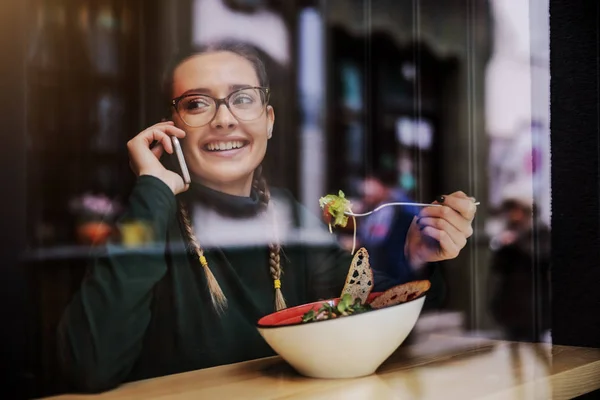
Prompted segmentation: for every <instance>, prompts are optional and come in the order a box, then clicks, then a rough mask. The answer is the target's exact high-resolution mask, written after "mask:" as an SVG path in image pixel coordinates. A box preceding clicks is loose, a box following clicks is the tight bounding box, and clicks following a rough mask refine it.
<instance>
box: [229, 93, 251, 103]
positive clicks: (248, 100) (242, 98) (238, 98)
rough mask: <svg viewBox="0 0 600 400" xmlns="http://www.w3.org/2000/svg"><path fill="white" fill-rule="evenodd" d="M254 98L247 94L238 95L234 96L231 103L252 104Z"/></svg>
mask: <svg viewBox="0 0 600 400" xmlns="http://www.w3.org/2000/svg"><path fill="white" fill-rule="evenodd" d="M254 101H255V100H254V99H253V98H252V97H251V96H248V95H245V94H244V95H240V96H236V97H235V98H234V99H233V101H232V103H233V104H234V105H246V104H252V103H254Z"/></svg>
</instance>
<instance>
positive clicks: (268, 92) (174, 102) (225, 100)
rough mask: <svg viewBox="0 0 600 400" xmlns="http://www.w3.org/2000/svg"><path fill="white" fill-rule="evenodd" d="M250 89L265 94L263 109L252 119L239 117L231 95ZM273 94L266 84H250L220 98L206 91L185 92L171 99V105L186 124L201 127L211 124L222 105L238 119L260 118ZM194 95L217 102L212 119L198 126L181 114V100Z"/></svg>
mask: <svg viewBox="0 0 600 400" xmlns="http://www.w3.org/2000/svg"><path fill="white" fill-rule="evenodd" d="M248 89H258V90H260V91H262V93H263V95H264V101H263V103H264V104H263V110H262V112H261V113H260V114H259V115H258V116H257V117H256V118H252V119H242V118H239V117H238V116H237V115H236V114H235V112H234V111H232V110H231V107H229V99H230V98H231V96H233V95H235V94H236V93H239V92H241V91H242V90H248ZM270 95H271V90H270V89H269V88H268V87H264V86H248V87H243V88H240V89H237V90H234V91H233V92H231V93H229V94H228V95H227V96H226V97H222V98H220V99H218V98H216V97H212V96H210V95H208V94H204V93H188V94H184V95H183V96H179V97H175V98H174V99H172V100H171V106H172V107H173V108H174V109H175V112H176V113H177V115H179V118H181V120H182V121H183V123H184V124H186V125H187V126H189V127H192V128H199V127H201V126H205V125H208V124H210V123H211V122H212V121H213V120H214V119H215V117H216V116H217V113H218V112H219V109H220V108H221V105H223V104H224V105H225V107H227V109H228V110H229V112H230V113H231V114H232V115H233V116H234V117H235V118H237V119H240V120H242V121H253V120H255V119H257V118H260V117H261V116H262V115H263V113H264V112H265V110H266V109H267V106H268V105H269V97H270ZM193 96H204V97H208V98H209V99H212V100H213V101H214V102H215V112H214V115H213V116H212V118H211V119H209V120H208V122H207V123H205V124H203V125H198V126H193V125H190V124H188V123H187V122H186V121H185V119H184V118H183V117H182V116H181V114H179V103H180V102H181V100H183V99H185V98H187V97H193Z"/></svg>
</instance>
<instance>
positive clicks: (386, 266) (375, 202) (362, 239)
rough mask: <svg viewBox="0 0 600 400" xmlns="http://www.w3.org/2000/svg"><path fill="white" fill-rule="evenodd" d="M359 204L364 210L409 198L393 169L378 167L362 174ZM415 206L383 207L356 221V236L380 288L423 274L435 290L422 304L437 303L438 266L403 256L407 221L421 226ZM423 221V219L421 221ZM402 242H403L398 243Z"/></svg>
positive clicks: (440, 281) (439, 292) (441, 287)
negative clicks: (398, 183)
mask: <svg viewBox="0 0 600 400" xmlns="http://www.w3.org/2000/svg"><path fill="white" fill-rule="evenodd" d="M360 193H361V195H362V197H361V202H360V203H361V204H360V207H361V208H362V209H363V210H364V211H368V210H373V209H375V208H377V207H378V206H380V205H382V204H384V203H389V202H411V201H414V200H413V199H411V198H410V197H409V196H408V195H407V193H406V192H405V191H404V190H402V189H401V188H400V187H398V185H397V183H396V179H395V173H394V172H393V171H389V172H388V171H378V172H374V173H372V174H369V175H367V176H366V177H365V179H364V180H363V181H362V183H361V185H360ZM419 211H420V210H419V208H418V207H414V206H402V207H385V208H383V209H381V210H380V211H378V212H376V213H373V214H371V215H369V216H367V217H363V218H360V219H359V220H358V221H357V239H358V241H359V243H360V245H361V246H364V247H365V248H366V249H367V250H368V251H369V257H370V261H371V265H372V266H373V273H374V275H375V280H376V281H379V282H380V284H381V285H382V288H388V287H392V286H394V285H398V284H400V283H403V282H408V281H412V280H416V279H420V278H423V277H427V278H428V279H430V280H431V281H432V284H433V283H435V285H436V287H438V290H437V291H436V292H435V293H432V294H431V296H428V298H427V302H426V307H427V308H432V307H433V308H436V307H440V306H441V304H442V302H443V298H444V293H445V290H444V287H445V285H444V283H443V279H442V274H441V271H440V269H439V268H436V267H435V266H434V265H433V264H430V263H421V264H420V265H415V264H414V263H411V262H409V261H408V260H407V257H406V254H407V252H408V249H407V245H408V244H409V242H407V240H406V239H407V235H408V233H409V227H410V226H411V223H412V222H413V220H414V221H418V222H416V226H418V228H419V229H422V227H424V226H425V225H421V224H420V222H421V220H419V218H418V217H417V216H418V214H419ZM423 222H426V220H425V221H423ZM399 243H405V246H399V245H398V244H399Z"/></svg>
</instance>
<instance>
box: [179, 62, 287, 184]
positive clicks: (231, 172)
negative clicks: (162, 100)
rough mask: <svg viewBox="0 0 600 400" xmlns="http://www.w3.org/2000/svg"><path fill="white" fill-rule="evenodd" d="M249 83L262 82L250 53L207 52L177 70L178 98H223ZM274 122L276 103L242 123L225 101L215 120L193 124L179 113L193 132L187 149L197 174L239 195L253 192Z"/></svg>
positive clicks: (183, 126) (185, 144)
mask: <svg viewBox="0 0 600 400" xmlns="http://www.w3.org/2000/svg"><path fill="white" fill-rule="evenodd" d="M244 86H261V85H260V82H259V80H258V76H257V74H256V71H255V70H254V67H253V65H252V64H251V63H250V62H249V61H248V60H246V59H245V58H244V57H242V56H239V55H237V54H235V53H231V52H215V53H207V54H201V55H196V56H192V57H190V58H188V59H186V60H185V61H183V62H182V63H181V64H180V65H179V66H178V67H177V69H176V70H175V72H174V75H173V98H175V97H179V96H181V95H183V94H187V93H194V94H207V95H209V96H212V97H214V98H217V99H219V98H224V97H227V96H228V95H229V94H230V93H231V92H233V91H235V90H236V89H238V88H240V87H244ZM274 120H275V114H274V112H273V108H272V107H271V106H268V107H267V109H266V111H265V112H264V113H262V115H261V116H260V117H258V118H257V119H254V120H251V121H242V120H238V119H236V118H235V117H234V116H233V114H232V113H231V111H230V110H229V109H228V108H227V107H226V106H224V105H221V106H220V107H219V109H218V110H217V114H216V115H215V117H214V119H213V120H212V121H211V122H210V123H208V124H206V125H204V126H201V127H197V128H193V127H190V126H188V125H186V124H185V123H184V122H183V121H182V120H181V118H180V117H179V115H178V114H177V113H176V112H173V121H174V122H175V125H177V127H179V128H181V129H183V130H184V131H185V132H186V133H187V135H186V137H185V139H184V140H183V141H182V148H183V153H184V156H185V160H186V163H187V165H188V168H189V170H190V172H191V174H192V175H193V176H194V178H195V179H196V180H198V181H200V182H201V183H203V184H204V185H206V186H208V187H210V188H212V189H215V190H219V191H222V192H225V193H229V194H233V195H238V196H248V195H249V194H250V190H251V187H252V179H253V173H254V170H255V169H256V168H257V167H258V166H259V164H260V163H261V162H262V160H263V158H264V156H265V153H266V150H267V141H268V139H270V137H271V130H272V128H273V122H274ZM239 145H241V147H239V148H235V147H236V146H239ZM232 147H233V148H232ZM228 148H229V150H227V149H228Z"/></svg>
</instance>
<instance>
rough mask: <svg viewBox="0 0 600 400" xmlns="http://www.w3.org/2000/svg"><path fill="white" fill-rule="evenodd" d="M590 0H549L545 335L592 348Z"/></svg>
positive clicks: (594, 232)
mask: <svg viewBox="0 0 600 400" xmlns="http://www.w3.org/2000/svg"><path fill="white" fill-rule="evenodd" d="M599 7H600V3H599V2H598V1H597V0H585V1H562V0H550V31H551V33H550V50H551V54H550V74H551V77H552V81H551V82H552V83H551V146H552V289H553V316H552V318H553V340H554V342H555V343H558V344H569V345H579V346H594V347H600V291H599V290H598V288H599V285H600V224H599V221H600V202H599V200H600V197H599V191H600V186H599V178H600V176H599V175H600V174H599V167H600V163H599V161H600V160H599V151H600V146H599V144H600V141H599V134H598V129H599V121H600V119H599V118H600V114H599V109H598V107H599V104H600V103H599V100H600V99H599V98H598V96H599V84H600V80H599V76H598V71H599V67H600V65H599V63H598V55H599V54H598V45H599V43H598V38H599V36H598V34H599V24H598V15H599V14H598V13H599Z"/></svg>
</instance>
